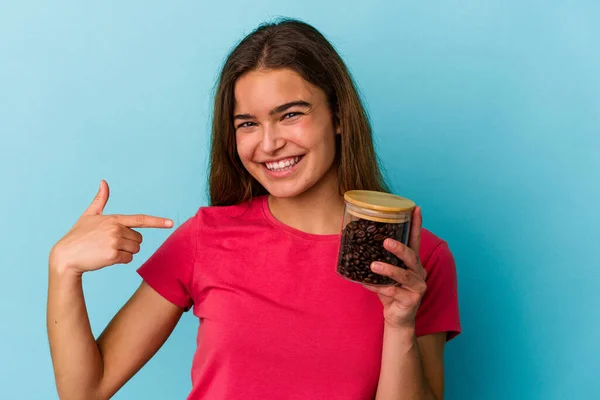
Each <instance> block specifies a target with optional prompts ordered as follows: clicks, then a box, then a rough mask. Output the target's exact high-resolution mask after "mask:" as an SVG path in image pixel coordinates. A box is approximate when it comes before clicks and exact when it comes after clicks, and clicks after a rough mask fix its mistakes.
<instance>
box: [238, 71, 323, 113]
mask: <svg viewBox="0 0 600 400" xmlns="http://www.w3.org/2000/svg"><path fill="white" fill-rule="evenodd" d="M234 95H235V106H234V108H235V113H238V112H243V113H246V112H248V113H268V111H269V110H271V109H273V108H274V107H277V106H279V105H281V104H285V103H288V102H290V101H295V100H304V101H307V102H309V103H311V104H316V103H318V102H319V101H322V100H323V99H324V98H325V95H324V93H323V91H322V90H321V89H319V88H318V87H316V86H314V85H312V84H311V83H309V82H308V81H306V80H304V79H303V78H302V77H301V76H300V75H299V74H298V73H296V72H295V71H292V70H290V69H277V70H273V69H269V70H265V69H261V70H254V71H250V72H248V73H246V74H244V75H242V76H241V77H240V78H239V79H238V80H237V81H236V83H235V86H234Z"/></svg>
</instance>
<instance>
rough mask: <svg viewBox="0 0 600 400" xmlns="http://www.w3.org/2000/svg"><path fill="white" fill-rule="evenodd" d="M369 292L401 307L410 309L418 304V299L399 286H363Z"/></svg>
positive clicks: (415, 295)
mask: <svg viewBox="0 0 600 400" xmlns="http://www.w3.org/2000/svg"><path fill="white" fill-rule="evenodd" d="M363 286H364V287H365V288H366V289H368V290H370V291H371V292H374V293H377V294H380V295H382V296H385V297H389V298H390V299H392V300H394V301H395V302H397V303H398V304H399V305H400V306H401V307H404V308H410V307H413V306H414V305H415V304H416V303H418V302H419V299H420V297H419V296H418V295H417V294H415V293H413V292H411V291H409V290H406V289H404V288H402V287H400V286H373V285H363Z"/></svg>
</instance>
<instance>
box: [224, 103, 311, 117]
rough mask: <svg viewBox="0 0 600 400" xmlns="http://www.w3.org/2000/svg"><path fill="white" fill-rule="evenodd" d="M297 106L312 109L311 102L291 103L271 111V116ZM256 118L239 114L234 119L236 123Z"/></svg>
mask: <svg viewBox="0 0 600 400" xmlns="http://www.w3.org/2000/svg"><path fill="white" fill-rule="evenodd" d="M295 106H300V107H304V108H311V107H312V105H311V104H310V103H309V102H306V101H304V100H296V101H290V102H289V103H285V104H282V105H280V106H277V107H275V108H274V109H272V110H271V111H269V115H275V114H279V113H282V112H284V111H286V110H287V109H290V108H292V107H295ZM255 118H256V117H255V116H254V115H251V114H237V115H236V116H234V117H233V119H234V121H235V120H236V119H255Z"/></svg>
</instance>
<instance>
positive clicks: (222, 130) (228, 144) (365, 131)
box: [209, 18, 389, 206]
mask: <svg viewBox="0 0 600 400" xmlns="http://www.w3.org/2000/svg"><path fill="white" fill-rule="evenodd" d="M259 68H265V69H281V68H288V69H291V70H293V71H295V72H296V73H297V74H299V75H300V76H301V77H302V78H304V79H305V80H306V81H307V82H310V83H311V84H312V85H314V86H317V87H319V88H321V90H323V91H324V92H325V95H326V96H327V100H328V103H329V106H330V108H331V112H332V115H333V118H334V120H335V122H336V123H338V124H339V128H340V131H341V135H336V136H337V137H339V138H340V139H339V141H340V142H339V143H338V154H337V155H336V162H337V163H338V181H339V185H340V193H343V192H345V191H346V190H351V189H363V190H378V191H389V189H388V186H387V185H386V183H385V180H384V178H383V175H382V173H381V170H380V168H379V165H378V160H377V156H376V154H375V149H374V146H373V136H372V133H371V125H370V123H369V119H368V116H367V113H366V110H365V108H364V107H363V105H362V103H361V100H360V97H359V95H358V93H357V90H356V87H355V85H354V83H353V81H352V78H351V76H350V73H349V72H348V69H347V68H346V65H345V64H344V61H343V60H342V58H341V57H340V55H339V54H338V53H337V52H336V50H335V49H334V48H333V46H332V45H331V43H329V42H328V41H327V39H325V37H324V36H323V35H322V34H321V33H320V32H319V31H318V30H316V29H315V28H314V27H313V26H311V25H309V24H307V23H304V22H302V21H298V20H295V19H287V18H286V19H282V20H279V21H276V22H271V23H265V24H262V25H260V26H259V27H258V28H257V29H256V30H254V31H253V32H252V33H250V34H249V35H248V36H246V37H245V38H244V39H242V41H241V42H240V43H239V44H238V45H237V46H236V47H235V48H234V49H233V51H232V52H231V53H230V54H229V56H228V57H227V60H226V61H225V64H224V65H223V69H222V71H221V74H220V78H219V81H218V86H217V89H216V93H215V103H214V113H213V124H212V140H211V153H210V175H209V193H210V203H211V205H218V206H224V205H233V204H238V203H241V202H244V201H246V200H249V199H250V198H252V197H254V196H259V195H263V194H267V191H266V189H265V188H264V187H263V186H262V185H261V184H260V183H259V182H258V181H257V180H256V179H254V178H253V177H252V176H251V175H250V173H248V171H246V169H245V168H244V166H243V164H242V162H241V160H240V158H239V156H238V154H237V149H236V140H235V129H234V125H233V108H234V102H235V98H234V85H235V82H236V80H237V79H238V78H240V77H241V76H242V75H243V74H245V73H247V72H249V71H252V70H255V69H259Z"/></svg>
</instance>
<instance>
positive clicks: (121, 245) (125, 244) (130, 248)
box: [117, 238, 140, 254]
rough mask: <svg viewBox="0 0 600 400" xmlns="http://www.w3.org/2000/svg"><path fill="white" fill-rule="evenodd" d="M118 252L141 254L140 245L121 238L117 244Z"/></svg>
mask: <svg viewBox="0 0 600 400" xmlns="http://www.w3.org/2000/svg"><path fill="white" fill-rule="evenodd" d="M117 250H120V251H126V252H128V253H131V254H137V253H139V252H140V244H139V243H138V242H136V241H134V240H129V239H125V238H120V239H119V241H118V242H117Z"/></svg>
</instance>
